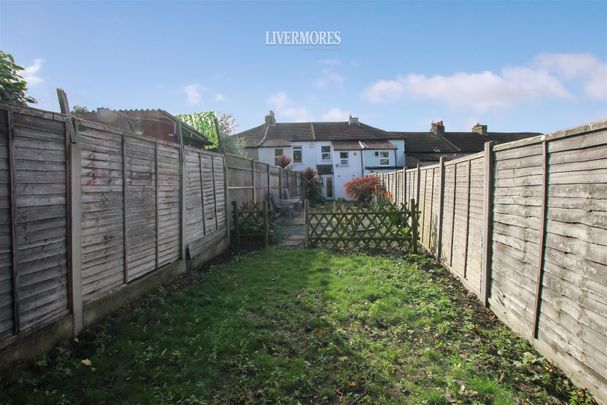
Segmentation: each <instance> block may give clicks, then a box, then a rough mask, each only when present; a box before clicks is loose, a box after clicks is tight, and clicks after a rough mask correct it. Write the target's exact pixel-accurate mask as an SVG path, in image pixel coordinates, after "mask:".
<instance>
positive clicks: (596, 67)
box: [534, 53, 607, 100]
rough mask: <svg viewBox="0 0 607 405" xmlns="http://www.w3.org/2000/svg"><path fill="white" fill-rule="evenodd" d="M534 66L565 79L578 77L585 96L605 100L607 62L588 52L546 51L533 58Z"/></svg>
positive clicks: (606, 95)
mask: <svg viewBox="0 0 607 405" xmlns="http://www.w3.org/2000/svg"><path fill="white" fill-rule="evenodd" d="M534 64H535V66H537V67H539V68H543V69H546V70H548V71H553V72H555V74H556V75H558V76H560V77H562V78H563V79H567V80H575V79H580V80H581V81H582V82H583V86H584V94H585V95H586V97H589V98H591V99H595V100H607V63H603V62H601V61H600V60H598V59H597V58H596V57H595V56H594V55H591V54H589V53H552V54H550V53H548V54H541V55H538V56H537V57H536V58H535V61H534Z"/></svg>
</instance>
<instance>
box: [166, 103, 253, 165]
mask: <svg viewBox="0 0 607 405" xmlns="http://www.w3.org/2000/svg"><path fill="white" fill-rule="evenodd" d="M177 118H179V119H180V120H181V121H182V122H184V123H186V124H188V125H189V126H191V127H192V128H194V129H195V130H197V131H198V132H200V133H202V134H203V135H204V136H205V137H206V138H207V139H208V140H209V141H211V142H212V143H213V145H212V146H211V147H210V149H212V150H216V151H219V152H224V153H231V154H234V155H240V156H244V155H245V153H244V146H245V145H244V142H243V141H242V140H241V139H239V138H236V137H234V136H231V135H232V133H233V132H234V130H235V129H236V127H237V126H238V125H237V124H236V120H235V119H234V117H232V115H231V114H224V113H217V112H214V111H203V112H195V113H190V114H179V115H177Z"/></svg>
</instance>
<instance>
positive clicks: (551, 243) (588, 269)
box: [380, 121, 607, 402]
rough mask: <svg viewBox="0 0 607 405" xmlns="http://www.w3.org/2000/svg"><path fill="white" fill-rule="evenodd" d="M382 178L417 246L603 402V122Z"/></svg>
mask: <svg viewBox="0 0 607 405" xmlns="http://www.w3.org/2000/svg"><path fill="white" fill-rule="evenodd" d="M485 146H486V147H485V151H484V152H483V153H479V154H476V155H471V156H468V157H465V158H460V159H457V160H452V161H447V162H445V161H443V160H441V162H440V163H439V164H438V165H434V166H427V167H421V168H420V167H418V168H416V169H409V170H406V171H402V170H401V171H397V172H393V173H389V174H384V175H380V176H381V178H382V180H383V183H384V185H385V186H386V188H387V189H388V191H390V192H391V193H392V198H393V199H394V200H395V201H396V202H398V203H406V202H407V201H409V200H410V199H412V198H413V199H415V200H416V201H419V210H420V211H421V215H420V242H421V244H422V245H423V246H424V247H425V248H426V249H427V250H428V251H429V252H431V253H432V254H433V255H434V256H435V257H437V258H439V259H440V261H441V262H442V263H443V264H444V265H445V267H446V268H447V269H449V271H450V272H451V273H453V274H454V275H456V276H457V277H458V278H459V279H460V280H461V281H462V283H463V284H464V286H465V287H466V288H467V289H468V290H470V291H472V292H473V293H475V294H476V295H478V297H479V298H480V300H481V301H482V302H483V303H484V304H485V305H488V306H489V307H490V308H491V310H492V311H493V312H495V313H496V314H497V315H498V316H499V318H500V319H501V320H502V321H503V322H504V323H506V324H507V325H508V326H509V327H511V328H512V329H513V330H515V331H517V332H518V333H520V334H522V335H524V336H526V337H527V338H528V339H529V341H530V342H531V343H532V344H533V345H534V346H535V347H536V348H537V350H538V351H539V352H540V353H542V354H543V355H545V356H546V357H547V358H549V359H550V360H552V361H553V362H554V363H556V364H557V365H558V366H559V367H560V368H561V369H563V370H564V371H565V372H566V373H567V374H569V375H570V376H571V377H572V378H573V379H574V380H576V381H577V382H578V383H579V384H580V385H582V386H585V387H587V388H588V389H590V390H591V391H592V392H593V393H594V395H595V396H596V397H597V398H598V399H599V400H601V401H604V402H607V121H601V122H597V123H594V124H591V125H587V126H582V127H578V128H575V129H571V130H566V131H560V132H556V133H553V134H550V135H545V136H539V137H535V138H531V139H526V140H522V141H517V142H512V143H507V144H501V145H497V146H493V145H492V144H490V143H487V144H486V145H485Z"/></svg>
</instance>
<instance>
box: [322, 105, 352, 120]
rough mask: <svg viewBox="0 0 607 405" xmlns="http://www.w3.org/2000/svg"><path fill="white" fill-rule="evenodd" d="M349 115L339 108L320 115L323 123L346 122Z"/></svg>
mask: <svg viewBox="0 0 607 405" xmlns="http://www.w3.org/2000/svg"><path fill="white" fill-rule="evenodd" d="M349 116H350V113H349V112H347V111H344V110H342V109H341V108H339V107H334V108H331V109H329V110H328V111H327V112H325V113H324V114H323V115H322V120H323V121H347V120H348V118H349Z"/></svg>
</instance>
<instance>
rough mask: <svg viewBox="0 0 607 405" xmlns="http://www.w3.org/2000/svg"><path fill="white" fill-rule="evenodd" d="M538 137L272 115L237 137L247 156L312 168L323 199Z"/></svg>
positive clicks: (480, 127)
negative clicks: (374, 177)
mask: <svg viewBox="0 0 607 405" xmlns="http://www.w3.org/2000/svg"><path fill="white" fill-rule="evenodd" d="M535 135H538V134H536V133H495V132H494V133H488V132H487V126H486V125H480V124H477V125H475V127H474V128H473V129H472V131H471V132H445V131H444V125H443V123H442V121H440V122H436V123H432V128H431V130H430V131H429V132H388V131H384V130H381V129H379V128H375V127H372V126H370V125H366V124H364V123H361V122H359V120H358V119H357V118H355V117H350V118H349V120H348V121H344V122H295V123H277V122H276V119H275V118H274V113H273V112H272V111H270V113H269V114H268V115H266V117H265V123H264V124H262V125H260V126H258V127H255V128H251V129H249V130H247V131H244V132H241V133H239V134H236V135H235V136H237V137H239V138H240V139H242V140H243V141H244V142H245V145H246V147H245V150H246V151H247V156H248V157H249V158H253V159H257V160H259V161H261V162H264V163H269V164H277V163H278V160H277V159H278V158H279V157H280V156H287V157H289V158H290V159H291V166H290V168H291V169H292V170H295V171H303V170H304V169H306V168H308V167H311V168H314V169H316V170H317V171H318V174H319V176H320V178H321V179H322V185H323V195H324V196H325V197H326V198H328V199H336V198H344V199H347V196H346V194H345V189H344V185H345V183H347V182H348V181H350V180H352V179H353V178H356V177H362V176H366V175H369V174H374V173H382V172H389V171H394V170H397V169H401V168H403V167H407V166H409V167H411V166H413V165H415V164H431V163H434V162H435V161H438V158H439V157H440V156H445V157H447V158H454V157H459V156H463V155H466V154H470V153H476V152H479V151H481V150H483V145H484V143H485V142H487V141H493V142H497V143H501V142H508V141H511V140H515V139H521V138H525V137H529V136H535Z"/></svg>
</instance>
